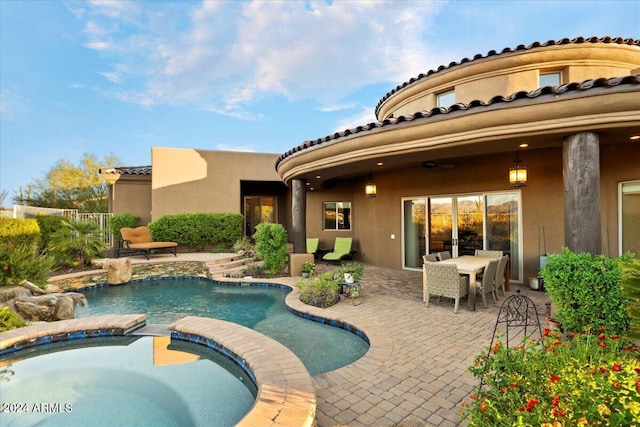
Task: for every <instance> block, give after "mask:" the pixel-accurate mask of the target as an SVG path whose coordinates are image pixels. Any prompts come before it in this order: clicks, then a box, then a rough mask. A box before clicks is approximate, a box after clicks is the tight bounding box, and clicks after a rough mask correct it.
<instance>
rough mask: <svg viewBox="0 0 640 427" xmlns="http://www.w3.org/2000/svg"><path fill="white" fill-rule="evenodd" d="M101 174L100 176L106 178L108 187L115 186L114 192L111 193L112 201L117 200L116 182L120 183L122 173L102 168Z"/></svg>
mask: <svg viewBox="0 0 640 427" xmlns="http://www.w3.org/2000/svg"><path fill="white" fill-rule="evenodd" d="M99 172H100V175H102V178H104V180H105V181H107V185H111V186H113V191H112V193H111V197H112V200H113V199H115V197H116V181H118V180H119V179H120V175H122V172H120V171H119V170H118V169H116V168H106V169H102V168H100V171H99Z"/></svg>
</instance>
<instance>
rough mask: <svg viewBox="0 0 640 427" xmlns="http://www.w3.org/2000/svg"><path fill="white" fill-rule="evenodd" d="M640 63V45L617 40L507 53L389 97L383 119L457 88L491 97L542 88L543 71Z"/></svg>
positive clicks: (573, 72)
mask: <svg viewBox="0 0 640 427" xmlns="http://www.w3.org/2000/svg"><path fill="white" fill-rule="evenodd" d="M639 66H640V48H639V47H637V46H629V45H615V44H568V45H561V46H553V47H545V48H538V49H532V50H529V51H520V52H516V53H507V54H501V55H498V56H492V57H488V58H484V59H479V60H475V61H472V62H469V63H466V64H462V65H458V66H454V67H452V68H451V69H448V70H443V71H440V72H438V73H435V74H433V75H432V76H430V77H427V78H423V79H421V80H418V81H417V82H415V83H413V84H412V85H409V86H407V87H406V88H403V89H402V90H400V91H398V92H396V93H394V94H393V95H392V96H391V97H389V98H388V99H386V100H385V101H384V103H383V104H382V105H381V106H380V109H379V111H378V120H383V119H385V118H388V117H390V116H393V117H399V116H402V115H411V114H413V113H415V112H416V111H421V110H430V109H432V108H435V107H436V106H437V105H436V96H435V94H439V93H443V92H446V91H450V90H455V99H456V103H458V102H463V103H469V102H471V101H473V100H481V101H485V102H486V101H488V100H490V99H491V98H492V97H494V96H498V95H499V96H508V95H511V94H513V93H516V92H518V91H532V90H534V89H537V88H538V87H539V84H538V82H539V74H540V72H562V74H563V83H571V82H582V81H584V80H588V79H597V78H602V77H605V78H609V77H622V76H627V75H630V74H632V72H633V70H637V69H638V67H639Z"/></svg>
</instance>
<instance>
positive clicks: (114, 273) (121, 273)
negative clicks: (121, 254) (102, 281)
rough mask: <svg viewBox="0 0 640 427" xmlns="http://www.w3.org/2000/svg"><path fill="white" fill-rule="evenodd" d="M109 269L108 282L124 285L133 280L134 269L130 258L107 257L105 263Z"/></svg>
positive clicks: (104, 266)
mask: <svg viewBox="0 0 640 427" xmlns="http://www.w3.org/2000/svg"><path fill="white" fill-rule="evenodd" d="M103 268H104V269H105V270H107V284H109V285H122V284H125V283H129V282H130V281H131V276H132V275H133V269H132V268H131V260H130V259H129V258H117V259H107V260H105V262H104V264H103Z"/></svg>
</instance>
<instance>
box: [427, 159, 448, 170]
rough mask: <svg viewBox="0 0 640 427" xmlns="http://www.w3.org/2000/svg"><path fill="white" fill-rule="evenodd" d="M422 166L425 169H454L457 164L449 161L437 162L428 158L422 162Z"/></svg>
mask: <svg viewBox="0 0 640 427" xmlns="http://www.w3.org/2000/svg"><path fill="white" fill-rule="evenodd" d="M422 167H423V168H424V169H452V168H455V165H452V164H449V163H442V164H440V163H436V162H435V161H433V160H427V161H424V162H422Z"/></svg>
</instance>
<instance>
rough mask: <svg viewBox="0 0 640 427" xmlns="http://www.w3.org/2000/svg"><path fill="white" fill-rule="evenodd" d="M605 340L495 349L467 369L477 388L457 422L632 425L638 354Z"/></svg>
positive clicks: (639, 406)
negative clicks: (462, 419) (477, 384)
mask: <svg viewBox="0 0 640 427" xmlns="http://www.w3.org/2000/svg"><path fill="white" fill-rule="evenodd" d="M607 332H608V331H606V330H604V329H600V330H598V332H597V333H589V332H588V331H587V332H585V333H581V334H576V335H574V336H571V337H570V338H566V337H563V336H561V335H560V333H559V332H557V331H556V332H554V331H550V330H549V329H545V331H544V333H543V335H544V336H543V338H542V339H541V341H539V342H535V341H533V340H529V339H527V338H525V340H524V342H523V344H522V345H519V346H517V347H507V346H505V345H503V343H502V342H496V343H495V344H494V345H493V346H492V347H491V348H487V349H486V350H485V351H484V352H483V353H481V354H479V355H478V356H477V357H476V358H475V361H474V364H473V366H471V367H469V370H470V371H471V372H472V373H473V374H474V375H475V376H476V378H477V379H478V380H481V381H482V385H481V387H480V388H479V389H478V390H477V393H473V394H471V401H470V402H464V403H463V408H464V409H463V418H464V419H468V425H469V426H470V427H475V426H522V427H525V426H548V427H552V426H602V427H609V426H620V427H622V426H632V425H634V426H635V425H638V424H637V423H638V420H639V419H640V401H639V397H638V392H639V389H638V387H640V384H639V381H640V379H638V372H640V360H639V359H638V357H637V353H638V349H637V347H634V346H633V345H632V344H631V343H629V342H626V341H625V340H622V339H620V337H619V336H618V335H616V334H609V333H607Z"/></svg>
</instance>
